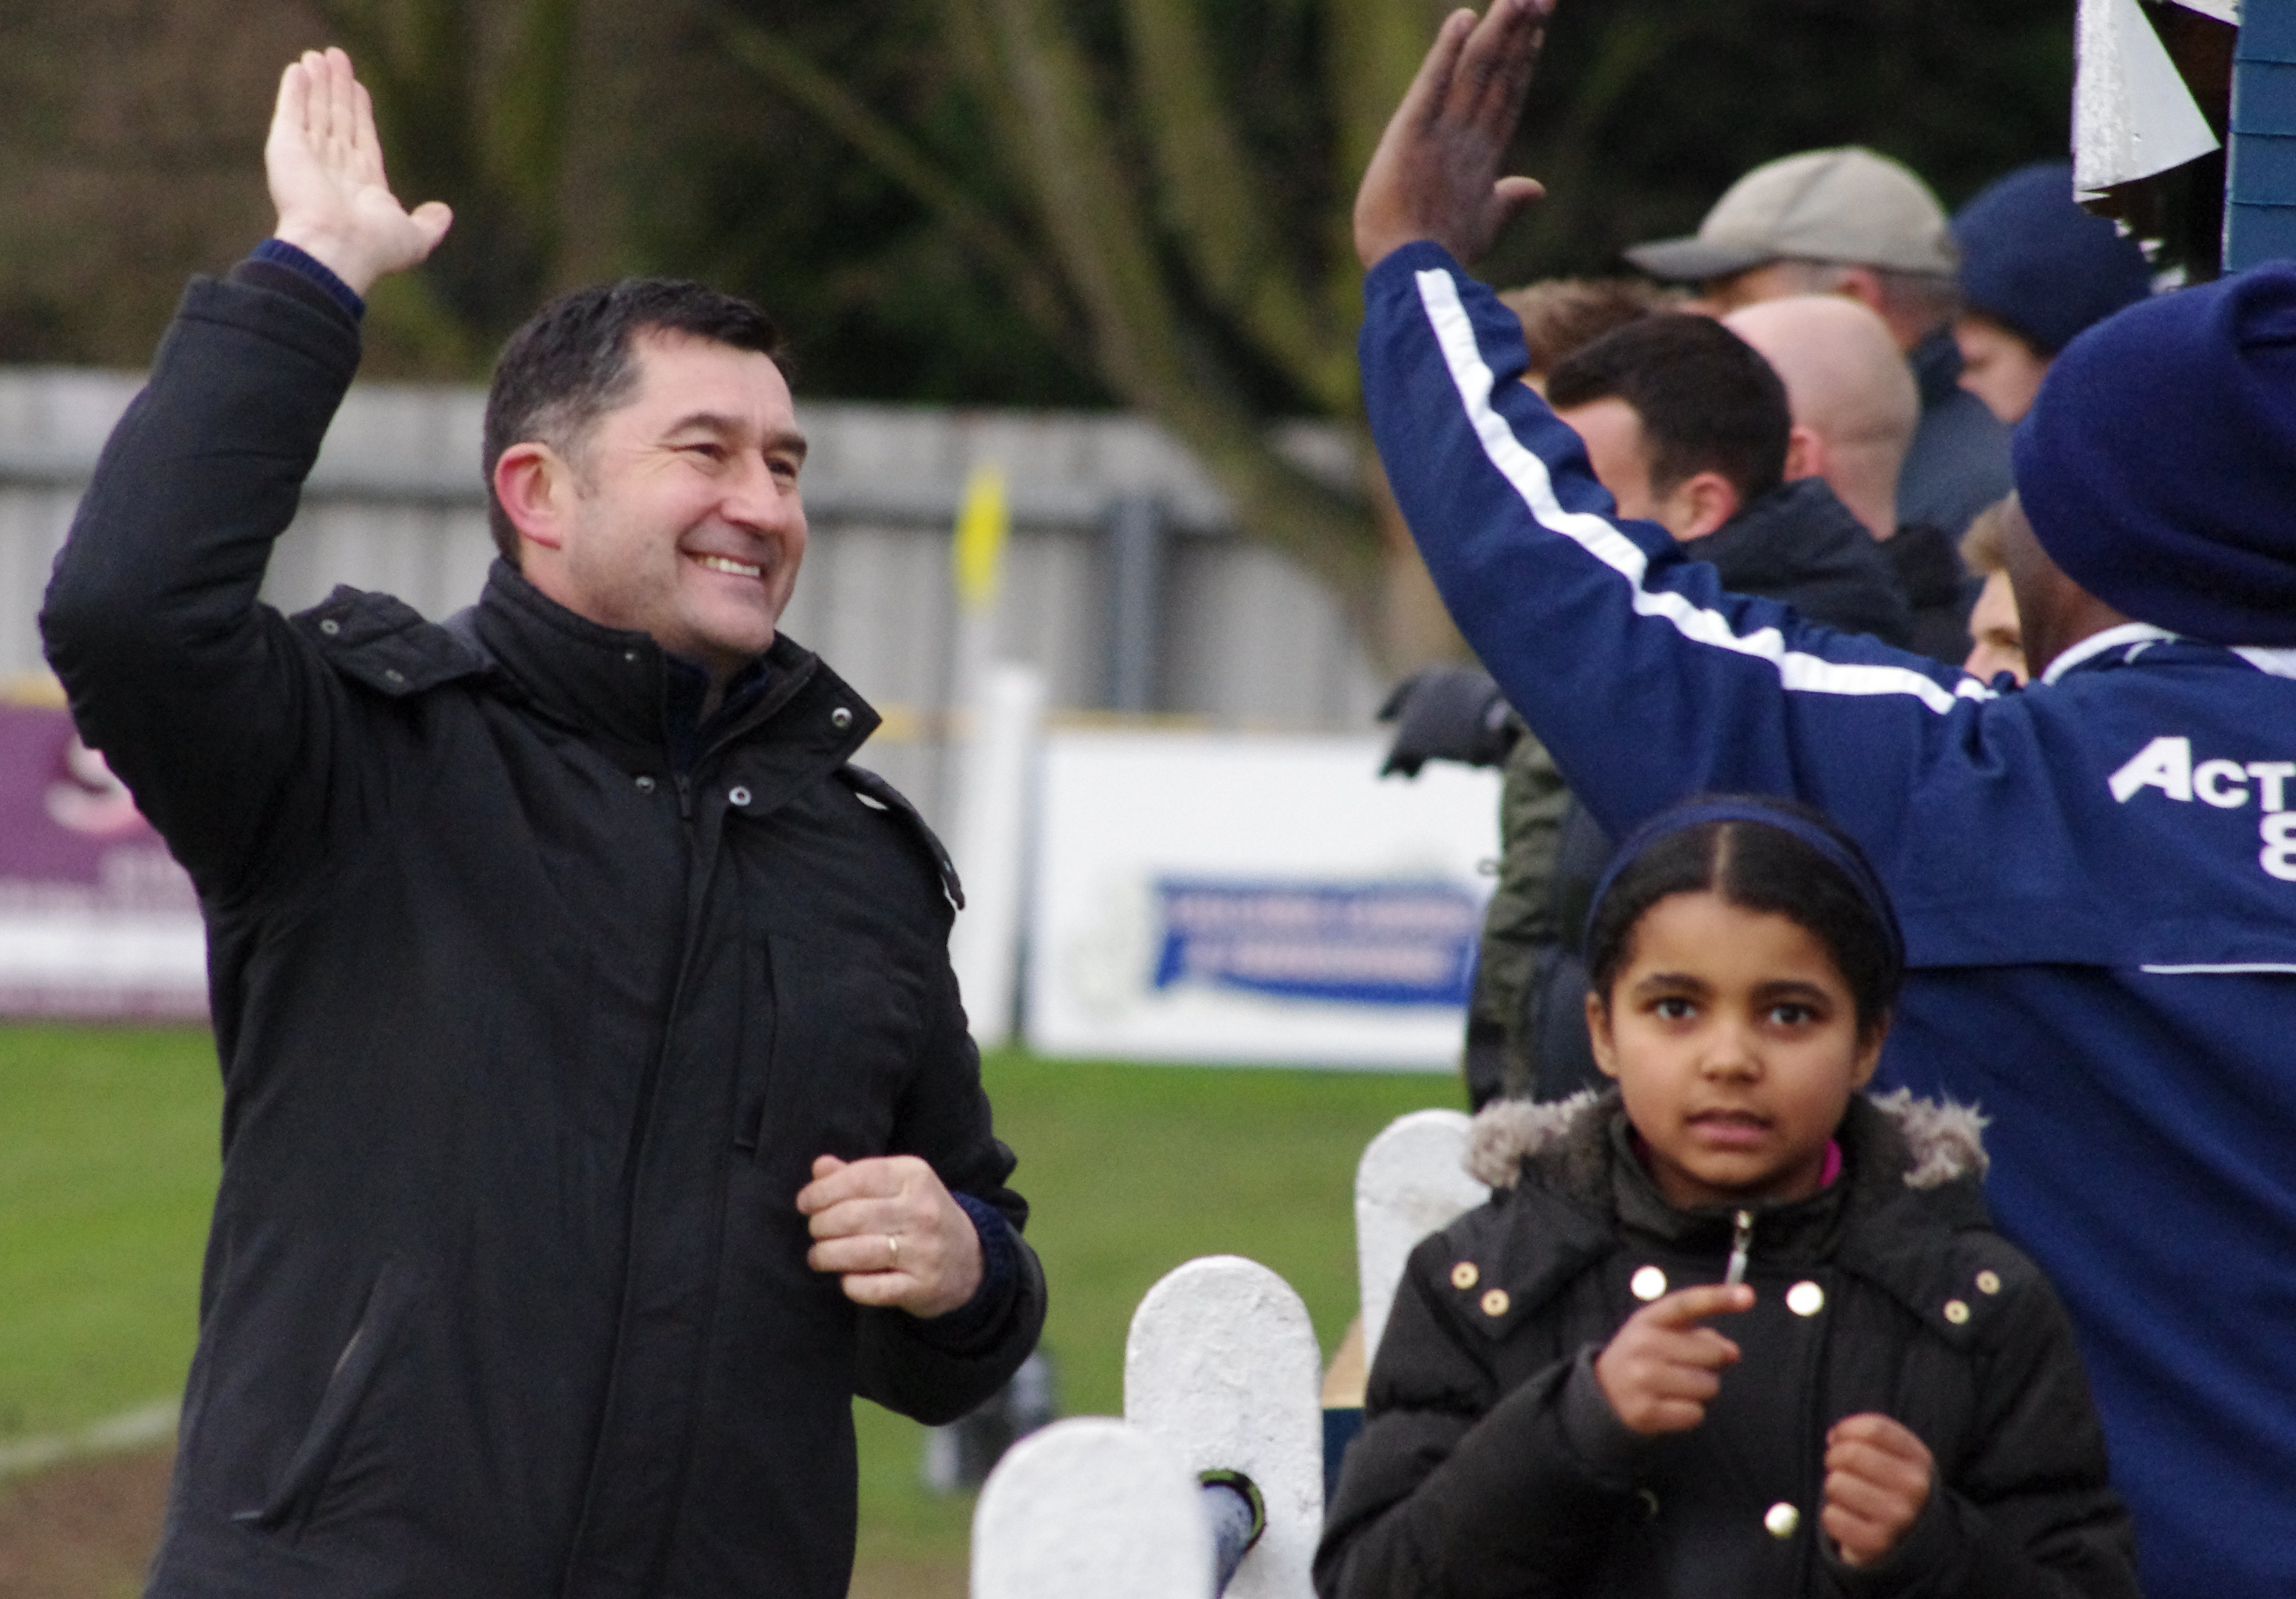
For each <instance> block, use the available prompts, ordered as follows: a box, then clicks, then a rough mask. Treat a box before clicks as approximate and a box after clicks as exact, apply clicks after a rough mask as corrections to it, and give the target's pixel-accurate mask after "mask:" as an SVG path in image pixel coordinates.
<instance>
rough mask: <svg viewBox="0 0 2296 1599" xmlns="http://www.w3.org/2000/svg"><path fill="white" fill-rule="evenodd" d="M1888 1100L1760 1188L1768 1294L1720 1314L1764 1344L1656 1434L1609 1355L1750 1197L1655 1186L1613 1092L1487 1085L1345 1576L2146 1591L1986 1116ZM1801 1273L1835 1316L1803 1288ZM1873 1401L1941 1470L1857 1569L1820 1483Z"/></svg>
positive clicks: (1770, 1589)
mask: <svg viewBox="0 0 2296 1599" xmlns="http://www.w3.org/2000/svg"><path fill="white" fill-rule="evenodd" d="M1879 1103H1880V1105H1881V1106H1882V1107H1886V1108H1877V1103H1875V1102H1869V1101H1866V1100H1858V1101H1855V1102H1853V1103H1852V1104H1851V1107H1850V1112H1849V1116H1848V1117H1847V1118H1846V1119H1845V1120H1844V1122H1843V1126H1842V1131H1841V1143H1842V1144H1843V1147H1844V1152H1845V1158H1846V1167H1845V1173H1846V1175H1845V1177H1843V1178H1842V1180H1841V1181H1840V1182H1837V1183H1836V1184H1835V1185H1833V1187H1832V1188H1830V1189H1828V1190H1827V1191H1825V1193H1821V1194H1820V1195H1818V1196H1816V1198H1813V1199H1809V1200H1804V1201H1799V1202H1797V1203H1794V1204H1791V1205H1784V1206H1775V1207H1763V1208H1758V1209H1757V1210H1756V1218H1757V1219H1756V1225H1755V1230H1754V1242H1753V1253H1752V1261H1751V1268H1750V1270H1749V1272H1748V1275H1747V1279H1746V1280H1747V1281H1748V1282H1750V1283H1752V1284H1753V1285H1754V1287H1755V1290H1756V1292H1757V1294H1758V1295H1759V1299H1758V1302H1757V1304H1756V1306H1755V1308H1754V1309H1752V1310H1751V1311H1749V1312H1747V1313H1746V1314H1744V1315H1743V1316H1731V1317H1726V1318H1721V1319H1719V1320H1718V1321H1717V1322H1716V1323H1715V1325H1717V1326H1718V1328H1719V1329H1720V1330H1721V1331H1722V1332H1723V1333H1726V1335H1727V1336H1728V1337H1729V1338H1731V1339H1732V1340H1734V1341H1735V1342H1737V1344H1738V1345H1739V1346H1740V1348H1741V1349H1742V1350H1743V1359H1742V1360H1741V1362H1740V1363H1739V1364H1738V1365H1734V1366H1732V1367H1730V1368H1728V1369H1727V1370H1726V1372H1725V1374H1724V1375H1723V1378H1722V1391H1721V1395H1720V1397H1719V1398H1718V1399H1717V1400H1716V1401H1715V1403H1714V1404H1713V1405H1712V1406H1710V1407H1709V1410H1708V1415H1707V1419H1706V1421H1705V1423H1703V1424H1702V1426H1700V1427H1699V1428H1697V1429H1695V1430H1693V1431H1689V1432H1685V1433H1678V1434H1674V1435H1671V1436H1669V1437H1665V1438H1661V1439H1639V1438H1637V1437H1636V1435H1634V1434H1633V1433H1631V1432H1629V1431H1628V1430H1627V1429H1626V1427H1625V1426H1624V1425H1623V1424H1622V1423H1620V1421H1619V1420H1618V1417H1617V1415H1616V1413H1615V1412H1614V1411H1612V1410H1611V1407H1610V1405H1609V1403H1608V1402H1607V1400H1605V1399H1604V1398H1603V1395H1602V1391H1601V1390H1600V1388H1599V1386H1598V1385H1597V1384H1596V1383H1595V1377H1594V1371H1593V1357H1594V1356H1595V1353H1597V1352H1598V1351H1599V1350H1600V1349H1601V1347H1602V1346H1603V1344H1604V1343H1606V1342H1607V1341H1609V1340H1610V1338H1611V1334H1612V1333H1614V1332H1616V1331H1617V1329H1618V1327H1619V1326H1620V1324H1622V1323H1623V1322H1624V1321H1625V1320H1626V1319H1627V1317H1628V1316H1630V1315H1631V1314H1633V1313H1634V1312H1635V1311H1636V1309H1638V1308H1640V1307H1641V1304H1642V1302H1643V1301H1642V1300H1641V1299H1639V1298H1638V1297H1637V1296H1636V1293H1635V1292H1634V1291H1633V1289H1632V1288H1631V1287H1630V1286H1629V1284H1630V1283H1631V1281H1632V1280H1633V1279H1634V1278H1635V1276H1636V1273H1637V1272H1640V1271H1643V1270H1644V1268H1645V1267H1656V1268H1657V1269H1658V1270H1659V1271H1661V1272H1662V1273H1663V1274H1664V1276H1665V1281H1666V1285H1667V1287H1669V1288H1682V1287H1686V1286H1689V1285H1691V1284H1693V1283H1714V1282H1718V1281H1720V1280H1721V1278H1722V1275H1723V1270H1724V1266H1725V1260H1726V1255H1727V1252H1728V1250H1729V1245H1730V1237H1731V1232H1732V1225H1733V1216H1732V1214H1731V1212H1729V1211H1727V1210H1700V1211H1687V1212H1686V1211H1679V1210H1673V1209H1671V1208H1670V1207H1669V1206H1668V1205H1667V1204H1666V1203H1665V1202H1664V1201H1662V1200H1661V1198H1660V1197H1659V1195H1658V1193H1657V1192H1656V1190H1655V1189H1654V1187H1653V1186H1652V1184H1651V1182H1650V1180H1649V1178H1648V1177H1647V1176H1646V1175H1644V1172H1643V1170H1642V1168H1641V1166H1640V1164H1639V1163H1638V1162H1637V1161H1636V1160H1635V1159H1634V1157H1633V1156H1632V1155H1631V1154H1630V1153H1628V1151H1627V1147H1626V1144H1625V1136H1626V1134H1625V1119H1624V1116H1623V1114H1622V1113H1621V1112H1620V1111H1619V1109H1618V1102H1617V1096H1616V1094H1615V1092H1613V1093H1611V1094H1608V1095H1603V1096H1602V1097H1600V1098H1597V1097H1596V1096H1595V1095H1591V1094H1588V1095H1579V1097H1577V1098H1576V1099H1573V1100H1570V1101H1567V1102H1564V1103H1562V1104H1558V1105H1548V1104H1540V1105H1533V1104H1529V1103H1526V1102H1520V1101H1510V1102H1505V1103H1502V1104H1500V1105H1496V1106H1493V1107H1491V1108H1490V1109H1488V1110H1487V1111H1485V1112H1484V1113H1483V1116H1482V1117H1481V1118H1480V1119H1479V1120H1478V1123H1477V1128H1476V1160H1477V1169H1478V1175H1479V1176H1482V1177H1484V1179H1485V1180H1486V1181H1490V1182H1494V1183H1495V1184H1497V1185H1499V1187H1498V1192H1497V1193H1495V1194H1494V1197H1493V1199H1492V1201H1491V1202H1490V1203H1489V1204H1488V1205H1486V1206H1484V1207H1482V1208H1481V1209H1480V1210H1475V1211H1472V1212H1471V1213H1470V1214H1468V1215H1467V1216H1466V1217H1464V1218H1462V1219H1461V1220H1459V1221H1458V1222H1457V1223H1456V1224H1454V1225H1453V1226H1451V1227H1449V1228H1448V1229H1447V1230H1446V1231H1444V1232H1442V1233H1439V1234H1436V1235H1435V1236H1433V1237H1431V1238H1430V1239H1428V1240H1427V1241H1426V1242H1423V1243H1422V1244H1421V1245H1420V1246H1419V1248H1418V1249H1417V1250H1416V1251H1415V1252H1414V1253H1413V1255H1412V1257H1411V1261H1410V1264H1409V1266H1408V1267H1407V1268H1406V1271H1405V1274H1404V1277H1403V1282H1402V1285H1401V1287H1400V1288H1399V1289H1398V1292H1397V1295H1396V1300H1395V1308H1394V1310H1393V1312H1392V1315H1391V1316H1390V1320H1389V1322H1388V1324H1387V1330H1386V1333H1385V1335H1384V1336H1383V1337H1382V1340H1381V1342H1380V1346H1379V1350H1378V1355H1377V1358H1376V1361H1375V1363H1374V1367H1373V1370H1372V1374H1371V1382H1370V1388H1369V1391H1368V1395H1367V1401H1368V1403H1367V1410H1368V1413H1369V1419H1368V1422H1367V1424H1366V1425H1365V1429H1364V1431H1363V1432H1362V1434H1361V1435H1360V1436H1359V1437H1358V1438H1357V1439H1356V1441H1355V1443H1354V1445H1353V1447H1351V1448H1350V1449H1349V1453H1348V1457H1347V1464H1346V1469H1345V1472H1344V1473H1343V1474H1342V1477H1341V1482H1340V1487H1339V1490H1338V1493H1337V1496H1336V1497H1335V1500H1334V1502H1333V1505H1332V1510H1331V1516H1330V1520H1329V1523H1328V1525H1327V1527H1326V1529H1325V1531H1324V1542H1323V1546H1322V1548H1321V1549H1320V1550H1319V1552H1318V1554H1317V1557H1316V1590H1317V1592H1318V1593H1319V1594H1320V1595H1323V1596H1324V1599H1374V1595H1375V1596H1377V1599H1406V1596H1415V1595H1445V1596H1447V1599H1449V1596H1457V1599H1467V1596H1470V1595H1476V1596H1480V1595H1492V1596H1494V1599H1496V1596H1497V1595H1634V1596H1636V1599H1661V1596H1665V1595H1682V1596H1683V1599H1691V1596H1693V1595H1695V1596H1697V1599H1731V1596H1733V1595H1745V1596H1747V1599H1757V1596H1759V1599H1781V1596H1784V1595H1909V1596H1910V1595H1920V1596H1922V1599H1946V1596H1948V1595H1966V1596H1968V1599H1977V1596H1979V1595H1983V1596H1985V1599H2023V1596H2025V1595H2031V1596H2033V1599H2041V1596H2043V1595H2047V1596H2049V1599H2071V1595H2087V1596H2092V1599H2104V1596H2107V1595H2111V1596H2113V1599H2121V1596H2124V1595H2135V1594H2136V1579H2135V1576H2134V1562H2135V1552H2134V1549H2133V1547H2132V1545H2131V1539H2130V1534H2129V1527H2128V1517H2127V1513H2126V1512H2125V1511H2124V1510H2123V1509H2122V1507H2121V1505H2120V1500H2119V1499H2118V1497H2116V1496H2115V1495H2114V1494H2113V1493H2112V1489H2111V1488H2109V1487H2108V1486H2107V1484H2106V1480H2105V1455H2104V1443H2103V1436H2102V1434H2101V1433H2100V1431H2099V1430H2098V1426H2097V1421H2096V1417H2095V1413H2094V1411H2093V1409H2092V1408H2091V1406H2090V1403H2089V1397H2088V1389H2087V1382H2086V1381H2085V1380H2084V1378H2083V1376H2082V1374H2081V1368H2080V1362H2079V1357H2078V1355H2077V1354H2076V1352H2075V1349H2074V1347H2073V1341H2072V1336H2071V1331H2070V1328H2069V1326H2068V1324H2067V1322H2066V1319H2065V1316H2064V1314H2063V1312H2062V1309H2061V1308H2060V1307H2059V1305H2058V1302H2057V1300H2056V1296H2055V1294H2054V1292H2053V1291H2052V1290H2051V1289H2050V1287H2049V1285H2048V1283H2046V1281H2045V1280H2044V1279H2043V1278H2042V1277H2041V1275H2040V1274H2039V1272H2038V1270H2037V1269H2036V1268H2035V1267H2034V1266H2033V1265H2032V1263H2031V1262H2030V1261H2029V1260H2027V1259H2025V1257H2024V1256H2023V1255H2022V1254H2021V1253H2019V1252H2018V1251H2016V1250H2015V1249H2014V1248H2013V1247H2012V1246H2011V1245H2010V1244H2008V1243H2007V1242H2005V1241H2004V1240H2003V1239H2001V1238H2000V1237H1999V1236H1998V1235H1997V1234H1995V1233H1994V1232H1993V1230H1992V1227H1991V1225H1990V1223H1989V1219H1988V1217H1987V1214H1986V1210H1985V1206H1984V1201H1982V1199H1981V1198H1980V1194H1979V1192H1978V1177H1979V1173H1980V1170H1981V1167H1982V1161H1983V1156H1982V1152H1981V1150H1980V1147H1979V1145H1978V1142H1977V1138H1976V1129H1977V1122H1976V1119H1975V1118H1974V1117H1973V1116H1972V1115H1971V1114H1970V1113H1968V1112H1966V1111H1957V1110H1956V1109H1954V1108H1951V1107H1948V1108H1945V1109H1943V1110H1940V1109H1939V1107H1936V1106H1932V1105H1929V1104H1926V1103H1909V1102H1907V1100H1906V1099H1905V1098H1904V1096H1902V1095H1900V1096H1897V1097H1896V1098H1894V1099H1892V1100H1890V1101H1883V1102H1879ZM1518 1178H1519V1180H1517V1179H1518ZM1510 1184H1512V1186H1511V1187H1510V1186H1508V1185H1510ZM1800 1283H1811V1284H1815V1288H1816V1295H1822V1303H1821V1304H1820V1305H1818V1306H1817V1308H1816V1310H1815V1313H1814V1314H1808V1315H1802V1314H1797V1313H1796V1311H1794V1310H1793V1309H1791V1308H1789V1303H1790V1300H1789V1298H1788V1295H1789V1291H1790V1290H1791V1289H1792V1288H1793V1287H1794V1286H1795V1285H1797V1284H1800ZM1644 1286H1645V1288H1648V1287H1649V1286H1651V1284H1650V1283H1649V1280H1648V1279H1647V1277H1646V1278H1645V1280H1644ZM1813 1297H1815V1296H1814V1295H1813V1291H1812V1290H1810V1289H1807V1288H1805V1289H1803V1290H1802V1291H1801V1292H1800V1294H1798V1295H1795V1296H1793V1299H1794V1300H1798V1301H1799V1302H1800V1304H1801V1305H1803V1306H1805V1307H1807V1306H1808V1305H1809V1304H1810V1301H1811V1300H1812V1298H1813ZM1866 1411H1880V1412H1882V1413H1883V1414H1886V1415H1890V1416H1893V1417H1895V1418H1896V1419H1897V1420H1898V1421H1900V1422H1902V1423H1905V1424H1906V1425H1907V1426H1908V1427H1910V1428H1911V1429H1912V1430H1913V1431H1915V1432H1916V1433H1917V1434H1919V1435H1920V1436H1921V1438H1922V1439H1923V1441H1924V1442H1925V1443H1926V1444H1927V1445H1928V1446H1929V1447H1930V1449H1931V1453H1932V1454H1933V1455H1934V1456H1935V1458H1936V1462H1937V1472H1938V1477H1939V1483H1938V1487H1937V1488H1936V1489H1935V1490H1934V1491H1933V1492H1932V1494H1931V1498H1930V1501H1929V1504H1928V1506H1927V1507H1926V1508H1925V1509H1924V1510H1923V1513H1922V1514H1921V1516H1920V1518H1919V1519H1918V1520H1917V1521H1915V1524H1914V1525H1913V1527H1912V1528H1911V1529H1908V1531H1907V1535H1906V1537H1905V1538H1904V1540H1903V1541H1902V1542H1901V1543H1900V1544H1899V1545H1898V1547H1897V1548H1896V1549H1895V1550H1893V1551H1892V1552H1891V1554H1890V1556H1889V1557H1887V1558H1886V1559H1885V1560H1884V1561H1882V1562H1881V1563H1879V1564H1878V1565H1876V1566H1874V1567H1871V1568H1868V1569H1866V1570H1852V1569H1851V1568H1849V1567H1848V1566H1846V1565H1844V1564H1842V1563H1841V1562H1840V1560H1839V1559H1838V1558H1836V1556H1835V1555H1834V1554H1833V1550H1832V1548H1831V1546H1830V1545H1829V1544H1828V1543H1827V1541H1826V1540H1825V1538H1824V1535H1823V1533H1822V1532H1821V1531H1820V1529H1819V1527H1818V1510H1819V1507H1820V1505H1821V1504H1822V1502H1823V1489H1822V1484H1823V1481H1824V1477H1825V1469H1824V1464H1823V1459H1824V1455H1825V1431H1826V1430H1827V1428H1828V1427H1830V1426H1831V1425H1832V1424H1833V1423H1834V1422H1836V1421H1838V1420H1840V1419H1841V1418H1842V1417H1844V1416H1848V1415H1856V1414H1858V1413H1860V1412H1866ZM1778 1506H1787V1507H1790V1509H1791V1515H1790V1516H1789V1514H1788V1512H1787V1511H1783V1510H1776V1509H1775V1507H1778ZM1766 1519H1767V1520H1766ZM1772 1521H1774V1522H1775V1523H1777V1524H1780V1525H1786V1526H1788V1527H1789V1530H1788V1531H1787V1532H1786V1533H1785V1535H1784V1536H1778V1535H1777V1534H1775V1533H1774V1532H1773V1530H1772V1529H1771V1526H1770V1524H1768V1523H1769V1522H1772Z"/></svg>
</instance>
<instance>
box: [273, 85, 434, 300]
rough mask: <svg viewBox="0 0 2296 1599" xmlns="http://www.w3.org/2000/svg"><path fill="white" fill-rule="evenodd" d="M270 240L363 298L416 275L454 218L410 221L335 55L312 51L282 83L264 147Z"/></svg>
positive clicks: (425, 214) (356, 88) (423, 211)
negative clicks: (393, 277)
mask: <svg viewBox="0 0 2296 1599" xmlns="http://www.w3.org/2000/svg"><path fill="white" fill-rule="evenodd" d="M263 169H264V174H265V176H266V178H268V180H269V182H270V185H271V203H272V204H273V205H275V206H276V207H277V208H278V209H279V226H278V229H277V236H278V237H279V238H281V239H283V240H284V241H285V242H288V243H290V244H292V245H294V246H295V247H296V248H297V249H299V250H303V251H305V252H306V253H307V254H309V255H310V256H312V257H313V258H316V259H317V260H318V261H319V262H321V263H322V264H323V265H324V266H326V268H327V269H328V270H329V271H330V272H332V273H333V274H334V275H336V276H337V277H339V278H340V279H342V280H343V282H344V283H348V284H349V285H350V287H351V288H352V290H353V291H356V292H357V293H360V294H365V292H366V291H368V290H369V289H371V288H373V286H374V282H375V280H376V279H377V278H380V277H381V276H383V275H385V274H386V273H392V272H403V271H405V270H406V268H408V267H410V266H420V265H421V264H422V260H423V259H424V258H426V257H427V256H429V255H430V252H431V250H434V249H436V248H437V247H438V244H439V240H441V239H443V238H445V237H446V236H447V225H448V224H449V223H451V222H452V221H454V219H455V217H454V213H453V212H451V211H449V210H448V209H447V208H446V207H445V206H444V205H442V204H440V203H439V201H435V200H434V201H429V202H427V203H425V204H422V205H419V206H416V207H415V208H414V209H413V210H412V211H410V210H408V209H406V207H405V206H402V205H401V204H399V203H398V199H397V198H396V197H395V196H393V195H392V193H391V192H390V183H389V179H387V178H386V177H385V176H383V172H382V144H381V141H379V140H378V139H377V138H376V137H375V134H374V102H373V100H372V99H370V98H369V97H368V94H367V92H366V89H365V86H362V85H361V84H360V83H359V81H358V79H357V78H354V77H352V76H351V58H350V57H349V56H348V55H345V54H344V53H342V52H341V51H340V50H334V49H329V50H324V51H319V50H313V51H309V52H307V53H305V54H304V56H303V59H302V60H300V61H297V62H295V63H294V64H293V65H292V66H291V67H289V68H288V69H287V70H286V71H285V72H284V73H283V74H282V75H281V76H280V79H279V104H278V107H277V109H276V110H275V111H273V112H272V116H271V136H270V137H269V138H268V139H267V140H266V141H265V143H264V146H263Z"/></svg>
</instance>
